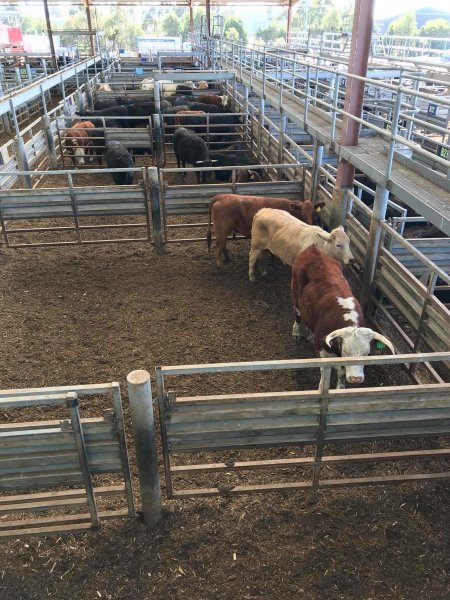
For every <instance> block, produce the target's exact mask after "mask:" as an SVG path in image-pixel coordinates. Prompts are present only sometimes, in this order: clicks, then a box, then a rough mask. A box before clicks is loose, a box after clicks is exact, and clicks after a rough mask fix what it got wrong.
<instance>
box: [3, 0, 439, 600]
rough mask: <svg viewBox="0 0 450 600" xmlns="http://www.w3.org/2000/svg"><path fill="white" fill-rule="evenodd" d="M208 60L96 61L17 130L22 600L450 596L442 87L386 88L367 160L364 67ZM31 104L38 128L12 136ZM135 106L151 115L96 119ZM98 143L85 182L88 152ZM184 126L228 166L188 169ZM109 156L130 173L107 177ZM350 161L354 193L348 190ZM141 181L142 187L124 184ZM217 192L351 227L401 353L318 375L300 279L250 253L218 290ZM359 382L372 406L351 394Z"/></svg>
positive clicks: (235, 262)
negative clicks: (299, 304) (358, 100)
mask: <svg viewBox="0 0 450 600" xmlns="http://www.w3.org/2000/svg"><path fill="white" fill-rule="evenodd" d="M291 4H292V3H291ZM191 43H192V49H191V50H190V51H187V52H183V53H176V54H173V55H167V56H165V55H164V53H161V54H160V55H159V56H158V57H156V59H155V60H153V61H147V62H145V63H144V62H142V61H140V60H139V59H135V58H129V59H124V58H122V59H121V60H113V59H109V58H108V59H105V57H104V56H99V57H92V59H87V60H86V61H82V62H81V63H80V64H76V65H75V66H74V65H68V66H66V67H65V69H62V71H61V72H60V75H57V74H53V73H52V72H49V73H47V76H48V78H49V83H48V84H47V83H45V81H46V78H44V77H43V78H42V79H41V78H40V79H39V80H38V81H37V82H30V83H31V84H32V85H33V84H34V86H35V87H34V89H33V90H28V89H26V86H25V87H24V88H23V89H22V88H19V89H17V90H14V91H13V95H12V96H11V98H10V99H9V100H11V102H9V100H8V101H7V102H6V104H5V105H4V110H5V112H4V115H7V117H6V118H4V119H3V124H4V127H5V130H6V129H8V127H9V128H10V130H11V131H10V137H11V139H9V140H8V141H6V142H5V143H4V145H3V146H1V148H0V154H1V156H2V162H3V164H2V165H0V228H1V233H0V237H1V244H0V264H1V267H2V281H1V283H0V295H1V297H2V303H3V308H2V316H1V317H0V323H1V331H2V339H3V346H4V352H3V355H2V356H3V358H2V367H3V369H2V384H1V388H2V390H0V491H1V494H0V517H1V519H0V538H1V539H2V546H0V557H1V563H2V567H1V568H0V592H1V593H2V594H3V593H5V594H6V595H5V597H7V598H11V599H12V600H14V599H15V598H16V597H17V598H21V599H22V598H30V600H31V598H39V599H40V598H44V597H54V598H62V597H64V598H66V597H67V598H72V597H73V598H75V597H78V598H79V597H81V598H91V597H98V598H110V599H111V600H115V599H117V600H119V599H120V600H122V599H125V598H131V597H134V598H141V597H142V598H144V597H152V598H156V599H157V600H159V599H161V600H162V599H163V598H168V597H169V598H185V597H187V596H189V597H192V598H198V599H199V600H210V598H213V597H214V598H218V599H223V600H230V598H232V597H233V598H243V599H246V600H253V599H256V598H260V597H261V598H263V597H264V598H268V599H270V600H272V599H273V600H277V599H278V598H280V599H281V598H283V599H284V598H299V597H308V598H311V600H316V599H319V598H321V599H323V598H330V600H338V599H345V600H353V599H356V598H365V599H367V600H369V599H370V598H386V599H389V600H390V599H392V600H400V599H401V598H411V599H413V600H415V599H416V598H417V599H419V598H420V599H421V600H422V599H430V600H440V599H441V598H442V599H444V598H447V596H448V590H449V578H448V572H447V571H446V566H445V564H446V560H447V555H448V550H449V547H448V535H447V525H446V523H447V522H448V515H449V510H450V508H449V506H450V505H449V502H448V500H449V494H448V491H449V488H448V479H450V468H449V467H450V462H449V458H450V446H449V440H450V380H449V372H448V369H449V365H450V352H449V348H450V333H449V332H450V327H449V324H450V310H449V309H450V304H449V302H448V297H449V289H450V275H449V269H450V262H449V250H450V243H449V237H448V235H449V233H450V229H449V221H448V216H449V213H448V206H447V204H446V203H447V202H448V200H450V197H449V187H448V179H447V177H446V175H447V174H448V173H447V171H448V160H447V159H445V158H443V155H442V154H439V153H438V152H440V149H442V148H446V147H447V146H448V136H449V135H450V132H449V129H448V122H447V121H445V122H444V120H445V117H444V116H443V115H444V112H445V110H447V108H448V107H449V106H450V104H449V101H448V99H447V98H445V97H443V96H440V95H434V94H433V93H430V92H423V90H422V88H421V87H420V86H421V85H422V84H421V82H424V81H426V84H427V85H428V83H430V82H431V80H432V77H431V76H430V77H429V78H428V75H427V74H425V73H421V74H420V75H419V74H418V72H415V71H413V69H411V70H408V69H404V70H403V71H402V72H400V71H401V69H400V68H399V67H398V66H397V64H396V63H395V61H393V63H392V64H390V65H389V69H387V68H386V69H385V72H384V74H383V75H380V74H379V73H375V70H378V67H374V66H370V69H371V71H370V73H369V74H368V76H367V77H366V78H362V79H364V86H365V89H364V110H363V112H362V114H361V115H360V117H358V118H356V119H355V120H358V119H359V121H360V125H361V137H360V149H361V152H359V150H358V147H357V148H356V149H355V148H353V149H352V147H351V146H350V145H345V144H343V143H342V144H341V141H340V140H341V138H340V135H341V129H342V127H343V119H344V117H345V116H348V118H349V119H352V118H353V116H352V115H350V113H348V115H346V114H345V113H347V112H348V110H347V107H346V106H345V105H344V97H345V92H346V90H345V86H346V84H347V82H348V80H344V79H345V75H344V74H343V72H342V71H341V69H342V65H341V63H339V65H337V64H336V65H334V64H331V61H330V59H329V58H327V59H326V60H325V59H324V58H317V56H314V55H311V56H309V55H303V54H301V53H299V52H297V51H295V50H290V49H289V48H285V49H280V48H279V49H274V48H261V47H258V46H257V45H256V44H254V45H244V44H241V43H238V42H232V41H230V40H227V39H226V38H222V37H220V38H219V37H215V36H208V35H206V34H205V32H204V31H203V32H202V33H201V35H193V36H191ZM92 61H93V62H92ZM379 70H380V72H381V71H383V69H381V68H380V69H379ZM386 71H389V74H386ZM58 77H59V79H58ZM347 77H348V79H350V75H348V76H347ZM436 77H437V76H436ZM50 78H53V79H51V81H50ZM148 78H150V79H151V80H152V83H151V84H150V85H151V89H150V90H149V89H142V87H141V86H142V82H143V80H145V79H148ZM200 81H202V82H206V83H207V85H208V93H210V94H212V95H213V96H216V97H219V96H223V97H224V98H226V100H227V102H226V103H225V102H224V103H223V106H220V109H218V110H216V112H211V113H209V112H207V113H203V112H202V111H197V110H195V111H194V113H195V114H194V113H192V111H191V110H190V108H189V107H188V109H187V111H186V112H184V113H182V114H181V115H179V116H177V115H178V113H175V112H173V113H171V112H166V110H165V108H164V102H165V101H166V99H167V98H168V97H169V95H172V96H176V95H177V94H179V93H178V92H177V94H174V93H173V88H175V89H176V86H178V85H182V86H186V85H191V83H192V85H193V87H192V88H191V89H192V92H191V94H190V98H189V97H188V100H189V101H191V102H193V103H194V104H195V103H196V102H198V99H199V97H200V95H201V93H202V92H201V91H200V90H199V89H196V88H195V83H196V82H200ZM435 81H436V79H435ZM437 81H438V82H440V81H441V80H440V79H438V80H437ZM55 82H56V83H55ZM416 82H417V83H416ZM100 83H107V84H108V86H109V87H110V90H107V91H100V90H99V85H100ZM40 85H42V89H40V88H39V86H40ZM47 85H48V86H49V87H48V88H47V87H46V86H47ZM424 85H425V84H424ZM430 85H431V84H430ZM165 86H171V87H170V88H169V87H165ZM402 86H403V87H402ZM433 89H434V88H433ZM52 90H53V92H52ZM55 90H56V91H57V94H55ZM168 90H170V91H168ZM24 93H26V94H28V95H29V98H30V103H31V105H32V108H33V111H34V108H36V107H37V106H38V110H40V111H42V113H41V116H39V118H38V119H37V120H34V121H31V122H29V121H27V122H24V121H23V122H22V118H21V119H17V116H18V112H17V111H16V106H22V104H20V103H22V101H23V99H24V97H25V96H23V94H24ZM50 93H51V94H52V97H55V96H57V98H58V100H57V101H56V102H55V103H53V101H52V102H50V97H49V95H50ZM21 94H22V96H21ZM14 98H18V99H17V100H14ZM36 99H37V100H38V102H37V101H36ZM116 99H120V101H121V102H122V101H124V102H125V104H122V105H121V106H128V105H132V103H136V104H137V105H138V104H139V103H142V104H145V103H148V104H152V111H151V112H150V114H146V115H140V116H130V115H129V114H128V115H127V116H117V115H107V116H98V115H94V116H89V114H85V115H84V114H83V113H89V112H91V111H92V109H93V108H94V104H95V103H96V102H111V101H112V102H115V100H116ZM128 101H131V102H130V103H129V104H128ZM1 102H2V99H0V106H3V104H1ZM429 102H430V103H432V104H435V105H436V106H437V113H436V114H435V115H427V117H426V116H425V114H424V113H425V112H426V104H428V103H429ZM52 105H53V106H52ZM180 106H181V105H180ZM153 107H154V110H153ZM170 110H171V109H169V111H170ZM33 111H31V112H33ZM31 112H30V116H31V117H32V118H34V116H33V115H31ZM199 113H200V114H199ZM90 118H92V119H94V120H95V119H97V123H96V129H97V130H99V132H98V133H99V134H98V136H97V138H95V141H94V143H93V144H91V145H90V147H89V151H88V152H86V153H85V156H84V159H85V161H84V164H83V163H82V164H79V165H78V164H76V161H75V154H72V153H71V152H70V147H69V145H68V144H67V140H68V137H67V132H69V131H70V129H71V127H72V126H73V124H74V123H75V122H82V121H88V120H89V119H90ZM386 124H387V125H386ZM180 126H182V127H184V128H187V129H188V130H191V131H194V132H195V134H196V135H197V136H200V137H201V138H202V139H203V140H204V143H205V145H206V147H207V149H208V153H209V156H210V158H211V159H212V160H210V161H209V163H208V164H207V165H205V166H199V165H198V164H197V165H189V164H188V165H186V166H185V167H183V166H181V167H179V166H178V165H177V161H176V156H175V152H174V148H173V141H172V140H173V133H174V131H175V130H176V129H177V127H180ZM6 133H7V132H6ZM421 140H422V141H423V140H425V141H423V143H422V141H421ZM110 141H115V142H120V143H121V144H122V145H123V146H124V147H125V148H128V150H129V151H130V152H131V154H132V155H133V158H134V167H132V168H128V169H124V168H118V169H112V168H110V167H108V166H107V165H106V164H104V163H105V158H104V153H103V149H104V146H105V144H107V143H108V142H110ZM405 147H406V148H407V149H408V150H410V151H411V152H410V153H408V152H407V151H406V150H405ZM444 154H445V153H444ZM370 157H372V159H373V160H371V158H370ZM342 159H345V160H346V161H348V162H350V163H352V164H354V165H355V166H356V169H357V170H356V173H355V177H354V179H353V182H352V185H351V186H348V187H347V188H345V189H342V187H340V177H341V175H340V166H339V165H340V162H341V161H342ZM214 161H216V162H214ZM245 171H248V172H251V173H256V174H257V175H258V179H257V180H256V181H245V182H241V181H240V179H239V175H240V174H241V175H242V173H243V172H245ZM124 172H127V173H131V174H132V176H133V181H132V184H130V185H115V184H114V181H113V175H114V174H117V173H124ZM410 174H412V175H411V178H412V181H413V183H412V184H411V185H407V184H406V179H407V177H408V176H409V175H410ZM203 178H204V179H203ZM415 178H417V180H420V187H418V188H417V189H416V187H415V184H416V179H415ZM202 179H203V182H202V181H201V180H202ZM426 187H428V188H429V189H428V192H427V195H426V196H424V198H422V199H421V198H420V193H421V190H422V189H424V188H426ZM436 190H439V194H440V195H439V198H437V199H436V201H433V200H432V198H431V196H432V194H433V193H434V192H435V191H436ZM218 194H227V195H228V194H231V195H235V196H236V197H238V198H239V197H241V196H247V195H252V196H261V197H263V198H267V197H270V198H275V199H279V198H286V199H288V200H289V201H291V202H294V201H299V200H304V199H308V200H311V201H312V202H313V203H314V204H315V205H316V207H318V206H319V204H320V207H321V208H319V209H317V210H316V212H315V213H314V214H315V218H316V220H317V222H320V224H321V226H322V227H323V228H324V229H326V230H330V229H332V228H333V227H334V226H335V225H336V219H338V221H339V223H342V224H343V225H344V226H345V231H346V233H347V234H348V236H349V239H350V246H351V250H352V252H353V254H354V256H355V261H354V263H353V264H352V265H351V266H346V267H345V269H344V274H345V277H346V278H347V279H348V280H349V282H350V284H351V287H352V291H353V293H354V295H355V297H358V298H360V299H361V303H362V305H363V308H364V313H365V316H366V322H367V327H371V328H373V329H374V330H376V331H379V332H381V333H382V334H383V335H384V336H386V337H387V338H389V339H390V340H391V341H392V342H393V344H394V346H395V350H396V354H395V355H392V356H391V355H388V354H387V353H388V350H387V348H385V347H384V345H383V344H378V345H376V347H375V346H374V347H373V348H372V355H371V356H368V355H367V356H356V357H350V358H349V357H345V356H339V357H336V358H318V357H317V356H315V354H314V350H313V346H312V344H311V342H310V340H309V339H308V338H307V337H306V336H305V337H303V338H302V339H301V340H299V341H298V340H297V341H295V342H294V341H293V339H292V335H291V332H292V322H293V320H294V313H293V308H292V301H291V296H290V289H289V288H290V278H291V273H290V268H288V267H287V266H286V265H282V264H277V263H276V262H271V263H270V264H269V263H268V262H267V269H268V275H267V277H264V278H258V279H257V280H256V282H254V283H250V282H249V281H248V251H249V248H250V243H249V240H247V239H243V238H242V236H241V235H239V233H238V234H237V235H234V234H233V239H229V240H228V241H227V243H228V249H229V251H230V256H231V261H230V262H229V263H227V264H226V266H225V267H224V268H222V269H221V270H218V269H216V267H215V265H214V259H213V254H212V253H209V252H208V249H207V244H206V238H207V228H208V219H210V216H209V215H208V209H209V206H210V202H211V200H212V198H213V197H214V196H216V195H218ZM430 198H431V200H430ZM432 227H434V229H432ZM419 228H425V229H426V228H428V229H427V231H433V232H434V231H438V234H439V236H440V237H438V236H437V235H435V234H434V233H433V237H430V236H427V237H416V238H415V237H410V236H411V235H413V234H414V233H415V232H416V231H417V230H418V229H419ZM213 243H214V235H213ZM353 365H363V366H364V368H365V382H364V383H363V384H360V385H359V384H355V385H350V386H348V387H347V389H345V388H344V389H335V387H336V376H335V369H336V367H338V366H341V367H342V366H343V367H345V366H353ZM321 373H322V377H321ZM319 380H320V383H319ZM15 589H17V590H18V591H17V593H16V592H15V591H14V590H15ZM14 594H16V595H14Z"/></svg>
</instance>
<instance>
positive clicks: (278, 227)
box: [248, 208, 354, 281]
mask: <svg viewBox="0 0 450 600" xmlns="http://www.w3.org/2000/svg"><path fill="white" fill-rule="evenodd" d="M312 245H314V246H316V247H317V248H318V249H319V250H321V251H322V252H325V254H328V256H332V257H333V258H336V259H337V260H339V261H340V262H342V263H344V265H346V264H348V263H349V262H350V261H351V260H353V258H354V256H353V254H352V253H351V250H350V240H349V238H348V236H347V235H346V233H345V232H344V228H343V227H342V226H341V227H337V228H336V229H333V231H332V232H331V233H327V232H326V231H324V230H323V229H321V228H320V227H316V226H314V225H307V224H306V223H302V222H301V221H299V220H298V219H296V218H295V217H293V216H292V215H290V214H289V213H287V212H285V211H281V210H276V209H273V208H262V209H261V210H259V211H258V212H257V213H256V215H255V217H254V219H253V225H252V242H251V246H250V256H249V264H248V278H249V279H250V281H255V264H256V261H257V260H258V258H259V257H260V256H261V254H262V253H263V252H264V250H270V252H271V253H272V254H274V255H275V256H277V257H278V258H279V259H280V260H281V261H282V262H284V263H286V264H287V265H289V266H292V263H293V261H294V258H295V257H296V256H297V254H298V253H299V252H300V251H301V250H304V249H305V248H307V247H308V246H312ZM262 274H265V273H264V271H262Z"/></svg>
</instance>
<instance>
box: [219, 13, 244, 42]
mask: <svg viewBox="0 0 450 600" xmlns="http://www.w3.org/2000/svg"><path fill="white" fill-rule="evenodd" d="M230 29H234V30H235V31H237V34H238V37H237V39H238V40H240V41H241V42H246V41H247V33H246V31H245V28H244V23H243V22H242V19H240V18H239V17H228V18H227V19H226V20H225V23H224V27H223V34H224V36H225V37H228V38H229V37H230V35H229V34H228V31H229V30H230ZM233 35H234V33H233ZM233 39H235V38H233Z"/></svg>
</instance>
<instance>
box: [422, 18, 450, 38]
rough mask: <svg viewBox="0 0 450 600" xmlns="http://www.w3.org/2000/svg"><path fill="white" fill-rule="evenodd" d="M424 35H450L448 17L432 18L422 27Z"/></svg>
mask: <svg viewBox="0 0 450 600" xmlns="http://www.w3.org/2000/svg"><path fill="white" fill-rule="evenodd" d="M420 35H421V36H423V37H450V21H448V20H447V19H432V20H431V21H427V22H426V23H425V24H424V25H423V26H422V27H421V28H420Z"/></svg>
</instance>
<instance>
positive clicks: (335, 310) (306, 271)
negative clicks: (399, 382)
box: [291, 246, 395, 388]
mask: <svg viewBox="0 0 450 600" xmlns="http://www.w3.org/2000/svg"><path fill="white" fill-rule="evenodd" d="M291 291H292V302H293V305H294V311H295V321H294V326H293V328H292V335H293V337H294V339H298V338H300V337H301V327H300V323H301V322H302V321H303V323H304V325H306V327H307V328H308V329H310V330H311V331H312V332H313V335H314V349H315V351H316V354H317V355H318V356H320V357H321V358H331V357H336V356H342V357H351V356H367V355H368V354H369V352H370V342H371V341H372V340H378V341H380V342H382V343H383V344H385V345H386V346H387V347H388V348H389V349H390V350H391V352H392V353H393V354H395V350H394V346H393V345H392V343H391V342H390V341H389V340H388V339H387V338H386V337H384V335H381V333H377V332H376V331H372V329H369V328H368V327H364V315H363V312H362V309H361V306H360V304H359V302H358V300H357V299H356V298H355V297H354V296H353V294H352V290H351V289H350V286H349V284H348V281H347V280H346V279H345V277H344V275H343V273H342V264H341V263H340V262H339V261H337V260H336V259H334V258H332V257H331V256H328V255H327V254H325V253H324V252H321V251H320V250H319V249H318V248H316V247H315V246H309V247H308V248H306V250H303V251H302V252H299V253H298V254H297V256H296V257H295V259H294V262H293V264H292V279H291ZM337 375H338V379H337V388H344V387H345V379H347V381H348V382H349V383H357V384H360V383H362V382H363V381H364V366H363V365H354V366H349V367H345V368H344V367H338V368H337ZM344 375H345V378H344ZM321 383H322V381H321Z"/></svg>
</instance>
